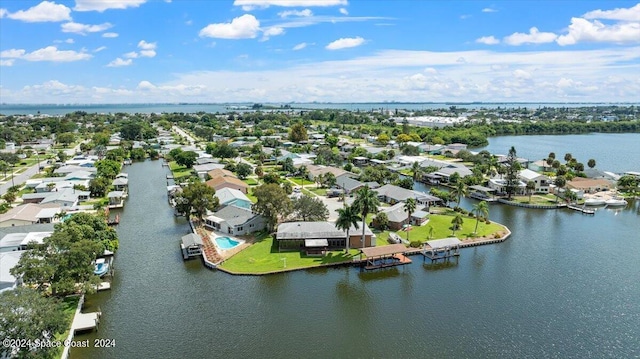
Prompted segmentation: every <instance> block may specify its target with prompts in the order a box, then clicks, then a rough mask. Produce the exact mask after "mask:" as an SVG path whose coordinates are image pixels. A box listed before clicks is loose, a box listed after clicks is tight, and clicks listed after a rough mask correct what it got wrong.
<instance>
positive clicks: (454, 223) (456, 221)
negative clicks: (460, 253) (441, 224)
mask: <svg viewBox="0 0 640 359" xmlns="http://www.w3.org/2000/svg"><path fill="white" fill-rule="evenodd" d="M463 223H464V220H463V219H462V215H461V214H460V213H458V214H456V216H455V217H453V219H452V220H451V230H452V231H453V232H451V235H452V236H455V235H456V231H457V230H458V229H460V227H462V224H463Z"/></svg>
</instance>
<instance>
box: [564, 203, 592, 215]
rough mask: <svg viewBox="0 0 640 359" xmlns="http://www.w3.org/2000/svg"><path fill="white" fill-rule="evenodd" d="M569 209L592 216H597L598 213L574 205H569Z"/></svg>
mask: <svg viewBox="0 0 640 359" xmlns="http://www.w3.org/2000/svg"><path fill="white" fill-rule="evenodd" d="M567 208H569V209H572V210H574V211H578V212H581V213H582V214H590V215H594V214H596V211H595V210H594V209H589V208H586V207H578V206H574V205H572V204H569V205H567Z"/></svg>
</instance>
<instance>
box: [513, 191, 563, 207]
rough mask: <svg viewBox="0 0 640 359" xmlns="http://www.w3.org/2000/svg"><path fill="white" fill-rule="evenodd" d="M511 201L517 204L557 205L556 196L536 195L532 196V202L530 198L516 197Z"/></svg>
mask: <svg viewBox="0 0 640 359" xmlns="http://www.w3.org/2000/svg"><path fill="white" fill-rule="evenodd" d="M511 200H512V201H513V202H517V203H527V204H538V205H550V204H551V205H552V204H556V196H554V195H537V194H534V195H532V196H531V201H529V196H514V197H513V198H512V199H511Z"/></svg>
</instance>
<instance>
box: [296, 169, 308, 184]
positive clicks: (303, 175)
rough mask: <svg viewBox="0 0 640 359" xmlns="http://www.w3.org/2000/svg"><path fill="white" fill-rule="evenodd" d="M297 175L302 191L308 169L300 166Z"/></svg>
mask: <svg viewBox="0 0 640 359" xmlns="http://www.w3.org/2000/svg"><path fill="white" fill-rule="evenodd" d="M298 174H299V175H300V177H301V178H302V189H304V181H305V180H306V179H307V178H308V176H309V169H308V168H307V166H305V165H302V166H300V168H298Z"/></svg>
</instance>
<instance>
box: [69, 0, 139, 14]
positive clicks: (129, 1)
mask: <svg viewBox="0 0 640 359" xmlns="http://www.w3.org/2000/svg"><path fill="white" fill-rule="evenodd" d="M146 1H147V0H76V6H75V7H74V8H73V10H75V11H99V12H103V11H105V10H108V9H126V8H129V7H138V6H140V5H142V4H144V3H145V2H146Z"/></svg>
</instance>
